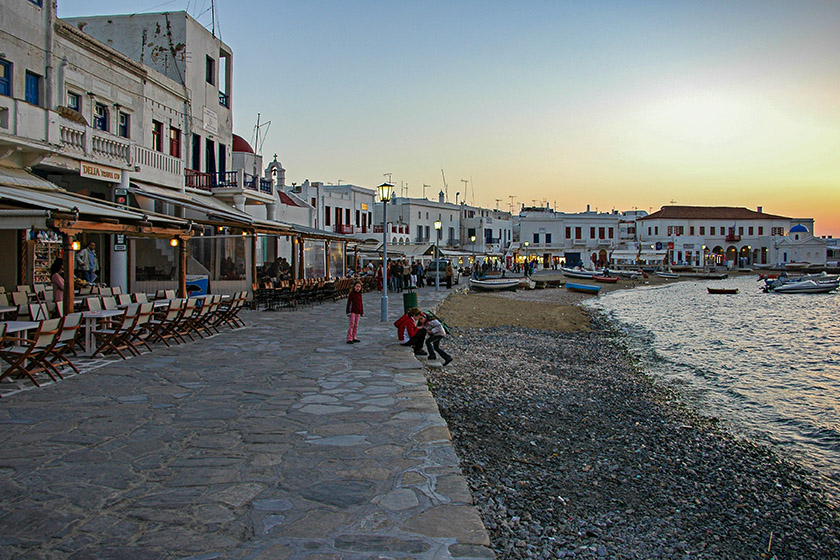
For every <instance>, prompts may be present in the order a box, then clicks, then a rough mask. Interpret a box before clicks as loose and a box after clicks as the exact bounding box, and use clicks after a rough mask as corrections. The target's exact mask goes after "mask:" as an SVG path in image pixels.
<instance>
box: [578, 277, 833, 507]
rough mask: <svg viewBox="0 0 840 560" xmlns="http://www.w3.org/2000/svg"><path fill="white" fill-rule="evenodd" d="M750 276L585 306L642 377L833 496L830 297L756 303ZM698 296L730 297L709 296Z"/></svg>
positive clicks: (768, 298)
mask: <svg viewBox="0 0 840 560" xmlns="http://www.w3.org/2000/svg"><path fill="white" fill-rule="evenodd" d="M756 278H757V276H749V277H746V276H745V277H737V278H730V279H727V280H711V281H708V280H705V281H696V282H694V281H682V282H676V283H674V284H671V285H667V286H660V287H655V288H654V287H650V288H641V289H635V290H619V291H615V292H612V293H610V294H606V295H604V296H601V297H599V298H592V299H591V300H589V303H588V304H589V305H591V306H592V307H594V308H596V309H601V310H603V311H605V312H606V313H607V314H608V316H609V317H610V318H611V319H612V320H614V321H616V322H617V323H618V324H619V325H621V327H622V328H623V329H624V330H625V331H626V332H627V334H628V339H629V343H630V348H631V351H632V352H633V353H634V354H635V355H636V356H637V357H638V358H639V359H640V361H641V364H642V367H643V368H644V369H645V371H646V372H647V373H649V374H652V375H654V376H656V377H658V378H661V379H664V380H667V381H668V382H671V383H673V384H676V385H679V386H680V388H681V389H682V390H683V391H684V392H685V393H686V394H687V395H688V397H689V398H690V399H691V401H692V402H693V404H694V405H695V406H696V407H697V408H698V409H699V410H701V411H702V412H704V413H705V414H707V415H712V416H716V417H718V418H720V419H722V420H724V421H725V422H726V423H727V424H728V425H729V426H730V428H731V429H732V430H733V431H735V432H737V433H741V434H742V435H746V436H748V437H750V438H752V439H754V440H760V441H765V442H771V443H772V444H773V445H774V446H776V447H777V449H779V450H780V451H782V452H783V454H786V455H787V456H788V457H790V458H793V459H794V460H796V461H798V462H800V463H803V464H805V465H806V466H809V467H811V468H813V469H815V470H816V471H817V472H819V473H820V474H822V475H824V476H826V477H828V478H829V479H830V481H829V484H830V486H831V487H833V490H834V491H835V492H837V490H838V488H840V293H838V292H834V293H830V294H786V295H785V294H765V293H763V292H761V289H760V288H761V283H760V282H757V281H756ZM707 286H718V287H737V288H739V293H738V294H736V295H710V294H708V293H707V291H706V287H707Z"/></svg>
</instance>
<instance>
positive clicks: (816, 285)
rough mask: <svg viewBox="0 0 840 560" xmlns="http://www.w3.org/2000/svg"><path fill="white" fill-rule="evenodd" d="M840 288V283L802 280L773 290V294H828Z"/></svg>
mask: <svg viewBox="0 0 840 560" xmlns="http://www.w3.org/2000/svg"><path fill="white" fill-rule="evenodd" d="M838 286H840V281H837V280H835V281H833V282H824V281H819V280H800V281H798V282H787V283H785V284H782V285H780V286H776V287H775V288H773V289H772V290H770V291H772V292H774V293H777V294H827V293H828V292H831V291H834V290H836V289H837V287H838Z"/></svg>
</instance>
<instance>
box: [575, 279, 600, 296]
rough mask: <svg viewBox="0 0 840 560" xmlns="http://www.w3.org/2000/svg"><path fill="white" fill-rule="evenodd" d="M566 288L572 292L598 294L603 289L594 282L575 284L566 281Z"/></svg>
mask: <svg viewBox="0 0 840 560" xmlns="http://www.w3.org/2000/svg"><path fill="white" fill-rule="evenodd" d="M566 289H567V290H569V291H571V292H580V293H582V294H593V295H597V294H598V292H600V291H601V286H593V285H592V284H574V283H572V282H566Z"/></svg>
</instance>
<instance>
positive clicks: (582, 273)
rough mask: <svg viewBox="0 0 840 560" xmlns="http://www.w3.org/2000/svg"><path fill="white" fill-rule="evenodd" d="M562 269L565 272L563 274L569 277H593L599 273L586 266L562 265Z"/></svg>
mask: <svg viewBox="0 0 840 560" xmlns="http://www.w3.org/2000/svg"><path fill="white" fill-rule="evenodd" d="M560 270H561V271H562V272H563V276H568V277H569V278H592V277H593V276H596V275H597V274H598V272H596V271H594V270H587V269H585V268H565V267H561V268H560Z"/></svg>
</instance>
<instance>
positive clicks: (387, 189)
mask: <svg viewBox="0 0 840 560" xmlns="http://www.w3.org/2000/svg"><path fill="white" fill-rule="evenodd" d="M376 190H377V191H378V192H379V201H380V202H390V201H391V196H393V194H394V185H392V184H391V183H382V184H381V185H379V186H378V187H376Z"/></svg>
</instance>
